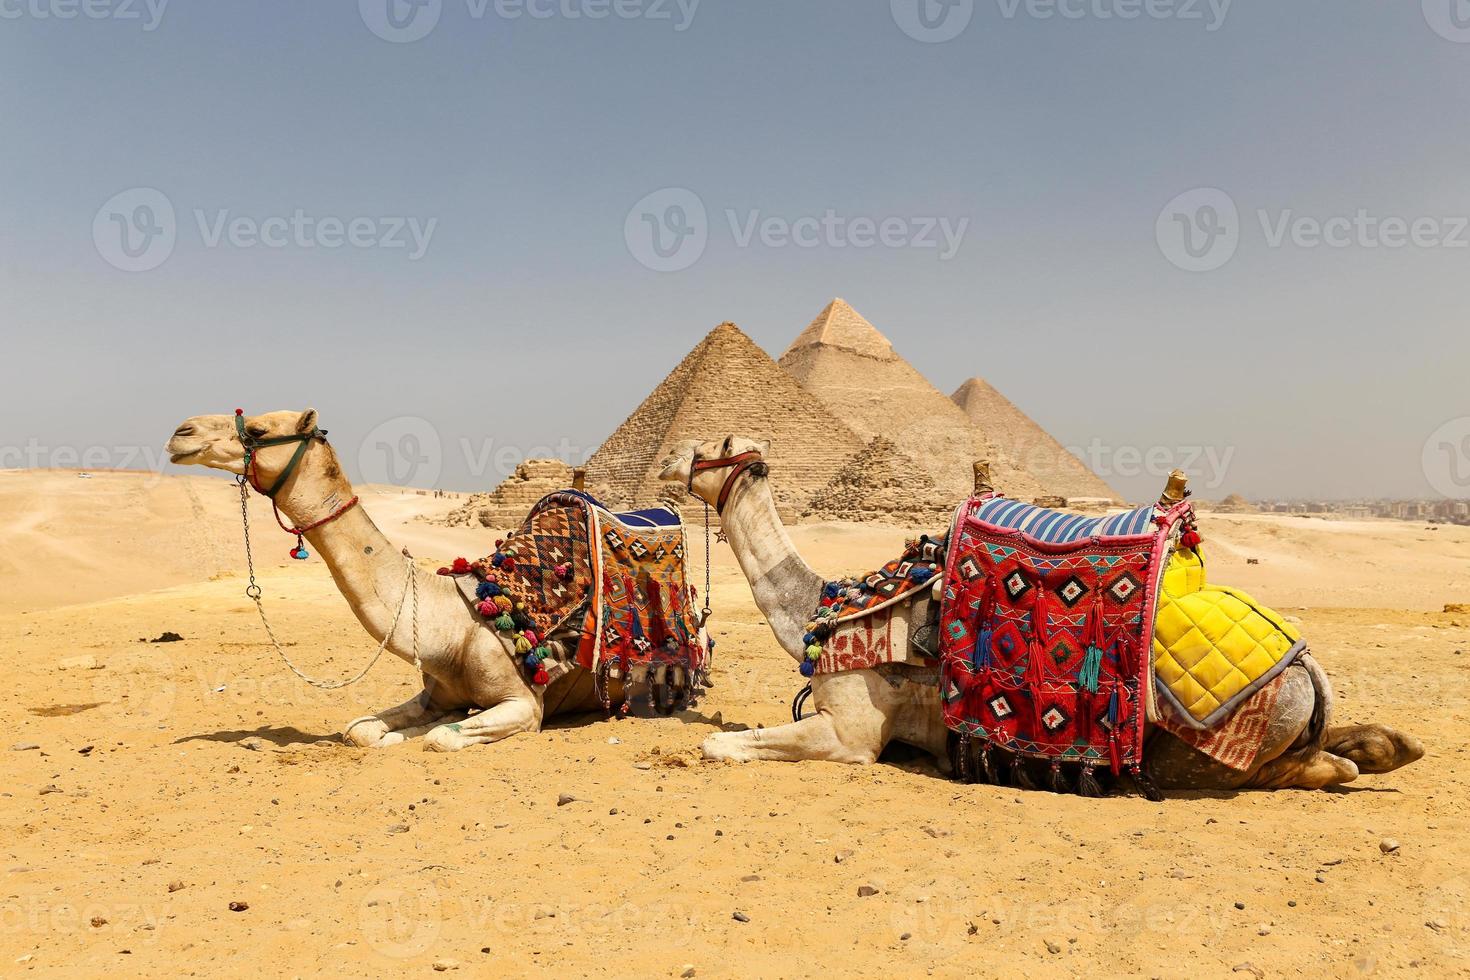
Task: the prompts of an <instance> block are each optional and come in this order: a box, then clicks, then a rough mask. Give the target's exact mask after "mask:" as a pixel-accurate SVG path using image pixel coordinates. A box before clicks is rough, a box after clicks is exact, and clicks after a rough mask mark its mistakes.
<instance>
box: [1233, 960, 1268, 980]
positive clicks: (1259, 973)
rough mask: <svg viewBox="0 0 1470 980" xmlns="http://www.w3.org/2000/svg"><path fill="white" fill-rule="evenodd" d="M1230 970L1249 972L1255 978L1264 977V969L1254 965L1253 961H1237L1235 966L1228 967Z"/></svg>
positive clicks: (1262, 979)
mask: <svg viewBox="0 0 1470 980" xmlns="http://www.w3.org/2000/svg"><path fill="white" fill-rule="evenodd" d="M1230 972H1231V973H1249V974H1250V975H1251V976H1253V977H1255V978H1256V980H1265V977H1266V971H1265V970H1263V969H1261V968H1260V967H1258V966H1256V965H1255V964H1254V963H1237V964H1236V965H1235V966H1233V967H1231V968H1230Z"/></svg>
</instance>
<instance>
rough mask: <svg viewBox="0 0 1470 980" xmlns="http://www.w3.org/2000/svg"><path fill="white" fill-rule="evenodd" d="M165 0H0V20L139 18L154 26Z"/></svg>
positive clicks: (148, 27) (145, 26) (146, 27)
mask: <svg viewBox="0 0 1470 980" xmlns="http://www.w3.org/2000/svg"><path fill="white" fill-rule="evenodd" d="M167 7H168V0H0V20H23V19H29V20H76V19H77V18H79V17H81V18H84V19H86V20H116V21H123V22H129V21H139V22H141V23H142V26H143V30H145V31H153V30H157V29H158V25H159V23H160V22H161V21H162V20H163V12H164V10H165V9H167Z"/></svg>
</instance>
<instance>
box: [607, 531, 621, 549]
mask: <svg viewBox="0 0 1470 980" xmlns="http://www.w3.org/2000/svg"><path fill="white" fill-rule="evenodd" d="M602 540H604V541H606V542H607V546H608V547H609V548H611V549H612V550H614V551H617V550H618V549H619V548H621V547H622V546H623V536H622V535H621V534H619V533H618V532H617V531H616V530H615V529H614V528H608V529H607V533H606V534H604V535H603V536H602Z"/></svg>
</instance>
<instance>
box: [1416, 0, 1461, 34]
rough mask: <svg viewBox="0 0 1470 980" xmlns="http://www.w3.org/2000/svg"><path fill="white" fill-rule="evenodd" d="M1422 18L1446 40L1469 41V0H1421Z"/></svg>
mask: <svg viewBox="0 0 1470 980" xmlns="http://www.w3.org/2000/svg"><path fill="white" fill-rule="evenodd" d="M1422 6H1423V8H1424V19H1425V20H1426V21H1428V22H1429V26H1430V27H1431V28H1433V29H1434V33H1436V34H1438V35H1439V36H1440V37H1442V38H1444V39H1445V40H1446V41H1454V42H1455V43H1457V44H1467V43H1470V0H1423V2H1422Z"/></svg>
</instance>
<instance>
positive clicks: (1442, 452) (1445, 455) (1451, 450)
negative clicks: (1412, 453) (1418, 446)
mask: <svg viewBox="0 0 1470 980" xmlns="http://www.w3.org/2000/svg"><path fill="white" fill-rule="evenodd" d="M1421 462H1422V463H1423V464H1424V477H1425V479H1427V480H1428V481H1429V485H1430V486H1431V487H1433V488H1434V491H1435V493H1439V494H1443V495H1444V496H1446V497H1448V498H1450V499H1452V500H1465V499H1467V498H1470V416H1461V417H1460V418H1457V419H1450V420H1449V421H1448V422H1446V423H1445V424H1444V425H1442V426H1440V427H1439V428H1437V429H1435V430H1434V432H1433V433H1432V434H1431V435H1430V436H1429V438H1428V439H1427V440H1426V441H1425V443H1424V453H1423V456H1422V457H1421Z"/></svg>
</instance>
